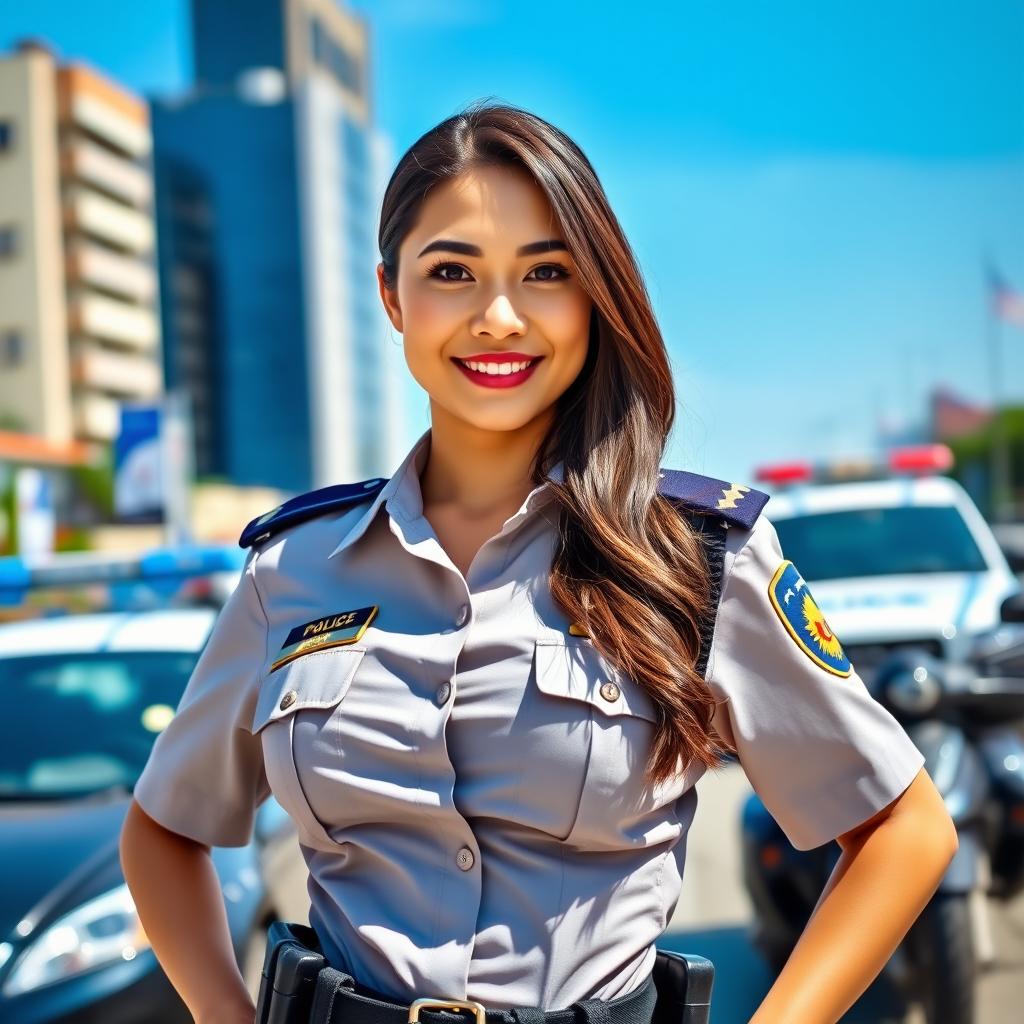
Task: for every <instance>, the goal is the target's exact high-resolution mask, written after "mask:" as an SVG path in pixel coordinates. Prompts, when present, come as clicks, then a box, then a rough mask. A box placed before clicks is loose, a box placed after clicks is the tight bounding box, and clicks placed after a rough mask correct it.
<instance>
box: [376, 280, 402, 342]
mask: <svg viewBox="0 0 1024 1024" xmlns="http://www.w3.org/2000/svg"><path fill="white" fill-rule="evenodd" d="M377 288H378V290H379V291H380V299H381V302H383V303H384V309H385V311H386V312H387V314H388V319H389V320H390V321H391V323H392V324H393V325H394V328H395V330H396V331H398V333H399V334H401V333H402V309H401V307H400V306H399V305H398V289H397V288H394V289H392V288H388V286H387V285H386V284H385V283H384V264H383V263H378V264H377Z"/></svg>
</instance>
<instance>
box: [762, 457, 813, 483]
mask: <svg viewBox="0 0 1024 1024" xmlns="http://www.w3.org/2000/svg"><path fill="white" fill-rule="evenodd" d="M754 478H755V479H756V480H759V481H760V482H761V483H766V484H774V485H775V486H776V487H785V486H786V485H787V484H800V483H807V482H809V481H811V480H813V479H814V465H813V463H810V462H777V463H773V464H771V465H767V466H759V467H758V468H757V469H756V470H755V472H754Z"/></svg>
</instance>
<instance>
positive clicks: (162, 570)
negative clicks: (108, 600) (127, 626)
mask: <svg viewBox="0 0 1024 1024" xmlns="http://www.w3.org/2000/svg"><path fill="white" fill-rule="evenodd" d="M245 557H246V552H245V551H244V550H242V549H240V548H238V547H235V546H230V547H229V546H227V545H225V546H220V545H182V546H181V547H173V548H154V549H153V550H151V551H145V552H142V553H140V554H133V555H128V556H124V555H107V554H97V553H95V552H68V553H65V554H56V555H52V556H51V557H49V558H47V559H45V560H41V561H37V562H26V561H25V559H23V558H21V557H20V556H18V555H13V556H9V557H6V558H0V605H17V604H21V603H22V602H23V601H24V600H25V598H26V595H27V594H28V592H29V591H30V590H38V589H41V588H46V587H76V586H90V585H97V584H99V585H103V584H106V585H111V586H114V585H116V584H121V583H140V584H150V585H152V586H155V587H157V588H158V589H161V590H166V587H167V585H174V586H176V585H177V584H179V583H180V582H181V581H183V580H185V579H187V578H188V577H190V576H205V575H208V574H210V573H217V572H237V571H239V570H241V568H242V565H243V564H244V562H245Z"/></svg>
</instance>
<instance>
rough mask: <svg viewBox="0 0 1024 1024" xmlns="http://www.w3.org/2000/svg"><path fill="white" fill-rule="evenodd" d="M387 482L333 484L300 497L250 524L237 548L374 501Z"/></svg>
mask: <svg viewBox="0 0 1024 1024" xmlns="http://www.w3.org/2000/svg"><path fill="white" fill-rule="evenodd" d="M386 483H387V478H386V477H374V478H373V479H372V480H360V481H359V482H358V483H355V484H331V485H330V486H329V487H320V488H317V490H315V491H306V492H305V493H304V494H297V495H296V496H295V497H294V498H289V499H288V500H287V501H286V502H284V504H282V505H278V506H277V508H272V509H271V510H270V511H269V512H265V513H264V514H263V515H261V516H258V517H257V518H256V519H254V520H253V521H252V522H251V523H249V525H248V526H247V527H246V528H245V529H244V530H243V531H242V536H241V537H239V538H238V546H239V547H240V548H247V547H251V546H252V545H253V544H255V543H256V542H257V541H261V540H266V539H267V538H268V537H270V536H272V535H273V534H275V533H277V532H278V531H279V530H283V529H284V528H285V527H286V526H294V525H295V524H296V523H301V522H303V521H304V520H306V519H312V518H313V516H321V515H323V514H324V513H325V512H333V511H334V510H335V509H339V508H345V507H346V506H347V505H354V504H356V503H357V502H360V501H365V500H366V499H367V498H375V497H376V496H377V494H378V492H379V491H380V489H381V488H382V487H383V486H384V485H385V484H386Z"/></svg>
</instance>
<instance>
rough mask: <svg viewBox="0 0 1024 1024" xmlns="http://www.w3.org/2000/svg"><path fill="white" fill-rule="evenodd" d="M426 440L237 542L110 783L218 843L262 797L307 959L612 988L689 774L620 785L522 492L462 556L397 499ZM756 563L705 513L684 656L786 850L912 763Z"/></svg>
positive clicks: (892, 782)
mask: <svg viewBox="0 0 1024 1024" xmlns="http://www.w3.org/2000/svg"><path fill="white" fill-rule="evenodd" d="M428 452H429V431H427V432H426V433H425V434H424V435H423V436H422V437H421V438H420V440H419V441H418V442H417V443H416V445H415V446H414V447H413V449H412V450H411V451H410V452H409V454H408V456H407V457H406V459H405V460H404V462H403V463H402V465H401V466H400V467H399V469H398V470H397V472H396V473H395V474H394V476H393V477H392V478H391V479H390V480H389V481H388V483H387V484H386V485H385V486H384V487H383V489H382V490H381V491H380V492H379V493H378V494H377V496H376V497H375V498H374V499H373V500H372V501H365V502H362V503H360V504H357V505H355V506H352V507H349V508H347V509H344V510H342V511H340V512H339V511H335V512H333V513H329V514H324V515H321V516H319V517H315V518H313V519H310V520H307V521H306V522H304V523H300V524H296V525H293V526H291V527H289V528H286V529H283V530H282V531H281V532H280V533H277V534H275V535H274V536H272V537H271V538H269V539H267V540H266V541H265V542H264V543H263V544H257V546H256V547H254V548H253V549H252V550H251V551H250V552H249V555H248V558H247V560H246V564H245V569H244V572H243V575H242V578H241V582H240V583H239V585H238V587H237V589H236V590H235V591H234V592H233V593H232V595H231V596H230V598H229V599H228V601H227V603H226V604H225V606H224V607H223V609H222V611H221V613H220V615H219V617H218V619H217V621H216V623H215V626H214V629H213V631H212V633H211V636H210V639H209V642H208V644H207V646H206V647H205V649H204V651H203V653H202V656H201V657H200V659H199V662H198V663H197V665H196V667H195V670H194V672H193V674H192V676H191V678H190V680H189V683H188V686H187V688H186V690H185V693H184V695H183V697H182V699H181V702H180V705H179V707H178V711H177V714H176V716H175V717H174V719H173V720H172V721H171V722H170V724H169V725H168V727H167V728H166V729H165V730H164V732H163V733H161V734H160V735H159V736H158V738H157V740H156V742H155V744H154V747H153V750H152V754H151V756H150V759H149V761H148V763H147V765H146V768H145V770H144V772H143V774H142V776H141V778H140V780H139V782H138V785H137V787H136V789H135V799H136V800H137V801H138V802H139V803H140V804H141V806H142V808H143V809H144V810H145V811H146V812H147V813H148V814H149V815H151V816H152V817H153V818H154V819H156V820H157V821H158V822H160V823H161V824H162V825H164V826H165V827H167V828H169V829H171V830H173V831H175V832H179V833H181V834H183V835H186V836H189V837H191V838H193V839H195V840H198V841H200V842H203V843H206V844H208V845H211V846H237V845H242V844H244V843H246V842H248V841H249V839H250V837H251V833H252V828H253V822H254V812H255V809H256V807H257V805H258V804H259V803H260V802H261V801H262V800H263V799H264V798H265V797H267V796H268V795H269V794H270V793H273V794H274V796H275V797H276V798H277V800H278V801H279V802H280V803H281V805H282V806H283V807H284V808H285V809H286V810H287V811H288V812H289V814H290V815H291V816H292V817H293V818H294V820H295V822H296V825H297V829H298V834H299V842H300V844H301V849H302V853H303V855H304V857H305V860H306V863H307V864H308V867H309V878H308V891H309V897H310V904H311V906H310V914H309V921H310V924H311V925H312V926H313V927H314V928H315V929H316V932H317V934H318V935H319V937H320V939H321V942H322V944H323V948H324V951H325V953H326V954H327V957H328V960H329V961H330V962H331V963H333V964H335V965H336V966H339V967H343V968H346V969H348V970H349V971H351V972H352V973H353V974H354V975H355V977H356V978H357V979H358V980H359V981H361V982H362V983H364V984H366V985H369V986H371V987H373V988H376V989H378V990H380V991H382V992H384V993H388V994H390V995H392V996H393V997H394V998H395V999H396V1000H401V1001H406V1002H407V1001H410V1000H412V999H414V998H416V997H419V996H451V997H457V998H469V999H476V1000H479V1001H480V1002H482V1003H483V1004H484V1005H486V1006H489V1007H496V1008H508V1007H511V1006H517V1005H519V1006H539V1007H542V1008H543V1009H560V1008H563V1007H566V1006H568V1005H570V1004H571V1003H572V1002H574V1001H575V1000H577V999H582V998H588V997H590V998H600V999H611V998H613V997H615V996H617V995H622V994H624V993H626V992H629V991H632V990H633V989H634V988H636V987H637V986H639V985H640V984H641V983H642V982H643V980H644V979H645V977H646V976H647V974H648V973H649V971H650V969H651V967H652V965H653V960H654V955H655V946H654V943H655V940H656V939H658V938H659V936H660V935H661V934H662V932H663V931H664V929H665V926H666V923H667V921H668V919H669V916H670V915H671V913H672V910H673V908H674V907H675V905H676V902H677V898H678V895H679V889H680V882H681V876H682V869H683V859H684V853H685V838H686V833H687V829H688V828H689V825H690V822H691V820H692V818H693V815H694V812H695V810H696V806H697V794H696V791H695V789H694V784H695V783H696V782H697V780H698V778H699V777H700V775H701V774H702V770H699V769H693V770H689V771H683V770H680V771H679V772H678V773H677V775H676V776H675V777H673V778H672V779H671V780H670V781H669V782H668V783H667V784H663V785H661V786H659V787H655V788H653V789H652V788H646V787H645V786H644V783H643V767H644V765H645V763H646V761H647V756H648V751H649V746H650V743H651V740H652V737H653V736H654V732H655V728H656V715H655V709H654V705H653V704H652V701H651V699H650V698H649V697H648V696H647V694H646V693H645V691H644V690H643V689H642V687H641V686H640V685H639V684H638V683H636V682H635V681H633V680H631V679H629V678H626V677H624V676H623V675H622V674H620V673H619V672H617V671H615V670H613V669H612V667H611V665H610V664H609V663H607V662H606V661H605V660H604V659H603V658H602V657H601V656H600V655H599V654H598V652H597V649H596V648H595V647H594V646H593V644H592V642H591V641H590V640H589V639H587V638H584V637H577V636H572V635H570V633H569V625H570V623H569V622H568V620H567V619H566V617H565V616H564V614H563V613H562V612H561V611H560V610H559V609H558V608H557V607H556V606H555V604H554V602H553V600H552V598H551V596H550V593H549V588H548V574H549V569H550V565H551V559H552V556H553V554H554V551H555V545H556V542H557V536H558V535H557V529H556V525H557V518H556V509H557V506H556V505H554V504H553V503H551V502H550V498H551V492H550V489H549V488H548V487H547V485H546V484H542V485H540V486H539V487H537V488H536V489H535V490H534V491H532V492H531V493H530V495H529V496H528V497H527V499H526V501H525V502H524V503H523V505H522V507H521V508H520V509H519V511H518V512H516V514H515V515H513V516H512V517H511V518H509V519H508V520H507V521H506V522H505V523H504V525H503V527H502V529H501V531H500V532H499V533H498V534H497V535H496V536H494V537H492V538H490V539H489V540H488V541H487V542H486V543H485V544H484V545H483V546H482V547H481V548H480V550H479V552H478V553H477V555H476V556H475V558H474V559H473V562H472V564H471V566H470V568H469V571H468V575H467V576H466V577H463V575H462V574H461V572H459V570H458V569H457V568H456V567H455V565H454V564H453V563H452V561H451V560H450V559H449V558H448V556H447V555H446V554H445V552H444V550H443V549H442V547H441V545H440V544H439V542H438V540H437V537H436V535H435V534H434V531H433V529H432V528H431V526H430V524H429V522H428V521H427V520H426V519H425V518H424V516H423V507H422V499H421V493H420V484H419V473H420V471H421V470H422V468H423V466H424V464H425V460H426V456H427V454H428ZM559 470H560V467H556V470H555V472H554V473H553V474H552V475H553V476H554V475H557V474H558V473H559ZM782 561H783V554H782V552H781V550H780V547H779V542H778V538H777V535H776V532H775V530H774V528H773V527H772V525H771V523H770V522H769V521H768V520H767V519H766V518H765V517H764V516H763V515H762V516H761V517H760V518H759V519H758V520H757V521H756V523H755V525H754V526H753V527H752V528H750V529H745V528H743V527H737V526H733V527H731V528H730V529H729V531H728V534H727V540H726V555H725V566H724V571H725V576H724V584H723V592H722V598H721V603H720V610H719V615H718V620H717V625H716V630H715V637H714V643H713V646H712V649H711V653H710V661H709V666H708V671H707V673H706V675H707V678H708V681H709V683H710V685H711V687H712V689H713V690H714V692H715V694H716V696H718V697H724V698H728V703H726V704H723V705H722V708H721V709H720V711H719V714H718V716H717V717H716V719H715V724H716V727H717V728H718V730H719V732H720V734H722V735H723V736H724V737H725V738H726V739H728V740H730V741H731V742H732V743H733V744H734V745H735V747H736V748H737V750H738V753H739V758H740V761H741V763H742V766H743V768H744V770H745V771H746V773H747V775H748V776H749V778H750V781H751V783H752V784H753V786H754V788H755V790H756V791H757V792H758V793H759V794H760V795H761V797H762V798H763V799H764V801H765V803H766V805H767V807H768V809H769V810H770V811H771V813H772V814H773V815H774V816H775V817H776V818H777V819H778V821H779V823H780V825H781V826H782V828H783V829H784V830H785V832H786V834H787V836H788V837H789V838H790V840H791V841H792V842H793V843H794V844H795V845H796V846H797V847H799V848H801V849H807V848H810V847H814V846H817V845H820V844H822V843H824V842H826V841H828V840H830V839H832V838H834V837H835V836H838V835H840V834H842V833H843V832H844V831H847V830H849V829H851V828H853V827H854V826H856V825H858V824H860V823H861V822H863V821H864V820H866V819H867V818H869V817H871V816H872V815H873V814H874V813H875V812H877V811H878V810H880V809H881V808H882V807H883V806H885V805H886V804H887V803H889V802H890V801H892V800H893V799H895V798H896V797H897V796H899V795H900V793H901V792H902V791H903V790H904V789H905V788H906V787H907V786H908V785H909V784H910V782H911V781H912V779H913V778H914V776H915V775H916V774H917V771H918V769H919V768H920V767H921V766H922V765H923V763H924V759H923V757H922V756H921V755H920V753H919V752H918V751H917V749H916V747H914V745H913V744H912V743H911V741H910V739H909V738H908V736H907V734H906V733H905V732H904V730H903V729H902V728H901V726H900V725H899V724H898V723H897V722H896V721H895V719H894V718H893V717H892V716H891V715H890V714H889V713H888V712H887V711H886V710H885V709H884V708H883V707H882V706H881V705H880V704H878V703H877V702H876V701H875V700H873V699H872V698H871V697H870V695H869V694H868V692H867V690H866V689H865V687H864V684H863V683H862V681H861V680H860V678H859V677H858V676H857V674H856V672H851V673H850V674H849V675H847V676H845V677H841V676H839V675H837V674H835V673H834V672H832V671H829V670H827V669H826V668H824V667H822V666H821V664H819V663H818V662H817V661H816V660H815V659H813V658H812V657H810V656H809V655H808V653H807V652H806V650H805V649H803V648H802V647H801V645H800V644H798V643H797V642H796V641H795V640H794V639H793V637H792V636H791V635H790V632H789V630H788V629H787V627H786V625H785V623H784V622H783V620H782V618H781V616H780V615H779V614H778V613H777V611H776V609H775V608H774V607H773V606H772V604H771V602H770V599H769V589H770V586H771V584H772V578H773V576H774V575H775V573H776V570H777V569H778V568H779V566H780V563H781V562H782ZM374 608H376V611H372V609H374ZM371 612H372V616H373V617H372V619H370V620H369V622H368V623H367V621H366V620H367V618H368V616H369V615H370V614H371ZM353 613H354V614H353ZM363 627H365V628H363ZM346 630H348V631H349V632H348V633H347V632H346ZM321 634H322V639H323V640H324V642H323V643H322V644H321V645H320V646H319V647H317V646H315V645H314V646H311V647H304V646H303V643H304V638H306V637H309V636H313V637H316V638H318V639H320V638H321ZM351 636H355V637H356V639H354V640H353V641H352V642H346V641H347V639H348V638H349V637H351ZM636 642H637V643H638V644H642V643H643V642H644V638H643V637H642V636H637V637H636Z"/></svg>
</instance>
